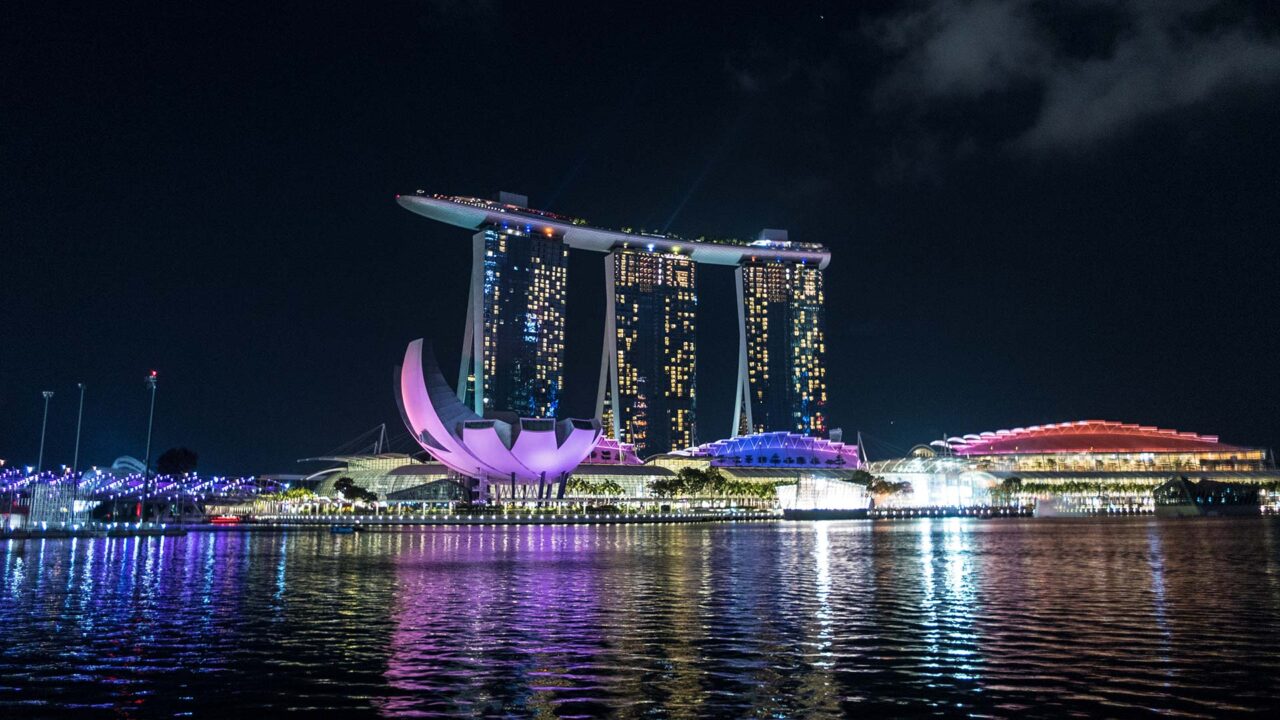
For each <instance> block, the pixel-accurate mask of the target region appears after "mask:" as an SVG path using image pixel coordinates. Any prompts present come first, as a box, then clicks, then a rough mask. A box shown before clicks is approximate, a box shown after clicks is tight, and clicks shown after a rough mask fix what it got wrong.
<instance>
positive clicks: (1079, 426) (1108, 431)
mask: <svg viewBox="0 0 1280 720" xmlns="http://www.w3.org/2000/svg"><path fill="white" fill-rule="evenodd" d="M933 445H936V446H945V447H949V448H950V449H951V451H952V452H954V453H955V454H957V455H1016V454H1028V455H1033V454H1041V453H1043V454H1048V453H1073V452H1113V453H1143V452H1150V453H1161V452H1212V451H1226V452H1230V451H1233V450H1243V449H1244V448H1241V447H1238V446H1235V445H1226V444H1223V443H1221V442H1218V436H1217V435H1198V434H1196V433H1193V432H1178V431H1177V430H1167V429H1164V428H1158V427H1155V426H1153V425H1134V424H1130V423H1120V422H1112V421H1108V420H1079V421H1076V422H1065V423H1051V424H1049V425H1032V426H1030V427H1025V428H1013V429H1012V430H997V431H995V432H984V433H979V434H977V435H964V436H962V437H953V438H947V439H946V440H945V441H943V440H937V441H935V442H934V443H933Z"/></svg>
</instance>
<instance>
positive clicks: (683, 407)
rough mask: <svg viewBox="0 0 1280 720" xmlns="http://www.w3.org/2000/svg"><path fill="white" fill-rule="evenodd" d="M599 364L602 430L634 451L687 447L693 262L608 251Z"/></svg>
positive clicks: (693, 400) (692, 391) (691, 415)
mask: <svg viewBox="0 0 1280 720" xmlns="http://www.w3.org/2000/svg"><path fill="white" fill-rule="evenodd" d="M605 262H606V271H607V272H609V276H608V280H609V281H610V282H611V284H612V292H611V294H610V297H609V306H610V307H609V312H610V318H608V320H611V321H612V322H608V321H607V322H608V324H609V325H611V326H612V327H607V328H606V333H607V334H609V337H606V338H605V356H604V358H603V362H604V364H605V367H603V368H602V373H601V377H602V381H603V382H602V383H601V385H602V387H601V393H602V397H601V401H600V406H601V412H602V422H603V424H604V427H605V432H606V433H607V434H609V435H610V436H611V437H615V439H617V440H619V441H621V442H624V443H630V444H632V445H634V446H635V452H636V454H637V455H639V456H640V457H647V456H649V455H653V454H655V453H664V452H667V451H669V450H671V449H673V448H686V447H690V446H692V445H694V444H696V442H697V436H696V434H695V430H694V423H695V415H696V406H697V390H696V388H695V384H696V383H695V379H696V364H697V343H696V338H695V321H696V316H697V308H698V296H697V281H696V278H697V273H696V270H695V264H694V262H693V260H692V259H691V258H689V257H688V256H686V255H680V254H675V253H661V252H645V251H642V250H623V249H620V250H615V251H614V252H613V253H611V254H610V255H609V256H608V257H607V258H606V261H605Z"/></svg>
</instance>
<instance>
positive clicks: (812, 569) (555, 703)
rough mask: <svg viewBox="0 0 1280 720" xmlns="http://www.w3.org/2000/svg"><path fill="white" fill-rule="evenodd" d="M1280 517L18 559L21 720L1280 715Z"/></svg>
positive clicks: (300, 545)
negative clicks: (76, 719)
mask: <svg viewBox="0 0 1280 720" xmlns="http://www.w3.org/2000/svg"><path fill="white" fill-rule="evenodd" d="M1278 531H1280V524H1278V523H1276V522H1274V521H1270V520H1266V519H1256V520H1245V519H1238V520H1204V521H1195V520H1190V521H1180V522H1164V521H1156V520H1150V519H1136V520H1072V521H1063V522H1050V521H1018V520H1002V521H985V522H984V521H973V520H962V519H947V520H921V521H918V522H903V523H870V522H858V521H851V522H825V523H777V524H742V525H721V526H714V525H673V526H595V527H511V528H437V529H428V530H417V531H404V532H368V533H363V534H360V535H356V536H331V535H328V534H325V533H318V532H291V533H271V532H257V533H219V534H214V533H197V534H192V535H189V536H187V537H184V538H163V539H160V538H151V539H139V538H115V539H79V540H66V541H28V542H25V543H22V542H9V543H5V544H0V627H3V628H4V632H5V634H4V642H3V645H0V715H2V716H4V717H21V716H24V715H33V716H38V715H49V714H56V713H64V712H75V713H76V714H77V715H82V716H86V717H93V716H115V717H161V716H173V715H177V714H183V713H194V714H196V715H201V716H211V717H222V716H227V715H233V714H237V713H240V712H248V711H253V712H258V713H262V714H264V716H272V715H273V714H278V713H282V712H285V711H289V710H292V711H295V712H294V713H293V714H297V715H308V714H332V713H337V712H342V713H344V714H347V715H370V716H376V715H383V716H418V717H421V716H433V715H434V716H447V717H453V716H458V715H464V716H467V715H470V716H494V715H497V716H555V717H572V716H577V717H595V716H600V715H615V716H618V717H641V716H644V717H724V718H738V717H749V716H756V717H759V716H772V717H839V716H843V715H846V714H854V713H859V714H881V715H894V716H903V715H948V716H949V715H957V714H964V715H967V714H980V715H995V716H1010V715H1022V716H1045V717H1048V716H1058V715H1061V714H1064V713H1067V712H1071V711H1075V712H1079V713H1082V714H1088V715H1105V716H1116V715H1130V714H1133V713H1137V712H1148V713H1149V712H1152V711H1164V712H1175V713H1179V714H1183V715H1189V716H1203V717H1211V716H1218V715H1222V714H1224V713H1228V712H1233V711H1239V710H1255V711H1263V710H1273V711H1274V710H1275V709H1277V708H1280V701H1278V700H1277V699H1276V697H1275V692H1274V690H1273V688H1274V687H1276V686H1277V684H1278V682H1277V681H1280V659H1278V658H1277V655H1276V653H1275V652H1274V648H1276V647H1277V641H1278V640H1280V623H1278V622H1277V621H1278V620H1280V571H1278V569H1277V558H1276V555H1275V549H1276V547H1277V545H1276V534H1277V532H1278Z"/></svg>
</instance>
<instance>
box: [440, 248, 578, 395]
mask: <svg viewBox="0 0 1280 720" xmlns="http://www.w3.org/2000/svg"><path fill="white" fill-rule="evenodd" d="M473 243H474V244H473V249H472V253H473V256H472V264H471V297H470V300H469V302H468V303H467V326H466V330H465V333H464V337H463V341H462V344H463V349H462V364H461V368H460V369H459V371H458V397H459V398H461V399H462V401H463V402H464V403H465V404H467V405H469V406H471V407H472V408H473V409H474V411H475V412H476V413H477V414H480V415H483V414H484V413H485V411H486V410H509V411H511V412H514V413H516V414H518V415H520V416H521V417H539V418H540V417H555V415H556V413H557V411H558V410H559V406H560V390H561V387H562V386H563V373H564V311H565V280H566V277H567V274H568V263H569V249H568V247H566V246H565V244H564V243H563V242H562V241H561V240H560V239H559V238H557V237H554V236H551V235H550V234H549V233H539V232H537V231H536V230H535V229H534V227H533V226H532V225H529V224H518V225H517V224H508V223H503V224H501V225H490V226H488V227H485V228H484V229H482V230H481V231H480V232H478V233H476V234H475V235H474V237H473ZM477 387H478V388H480V389H481V392H480V393H478V394H477V393H476V388H477Z"/></svg>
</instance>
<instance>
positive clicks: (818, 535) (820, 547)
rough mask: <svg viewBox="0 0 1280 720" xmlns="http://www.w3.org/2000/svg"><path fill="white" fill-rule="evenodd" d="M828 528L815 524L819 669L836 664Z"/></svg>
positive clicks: (821, 523)
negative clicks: (833, 641) (832, 625)
mask: <svg viewBox="0 0 1280 720" xmlns="http://www.w3.org/2000/svg"><path fill="white" fill-rule="evenodd" d="M828 526H829V523H826V522H818V523H814V542H813V563H814V568H815V574H814V575H815V586H816V587H815V590H814V600H816V601H817V604H818V606H817V608H816V609H815V610H814V616H815V617H816V618H817V620H818V659H817V660H816V661H815V662H814V665H817V666H818V667H831V666H832V665H833V664H834V662H833V658H832V656H831V634H832V627H831V622H832V616H831V537H830V535H829V534H828Z"/></svg>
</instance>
